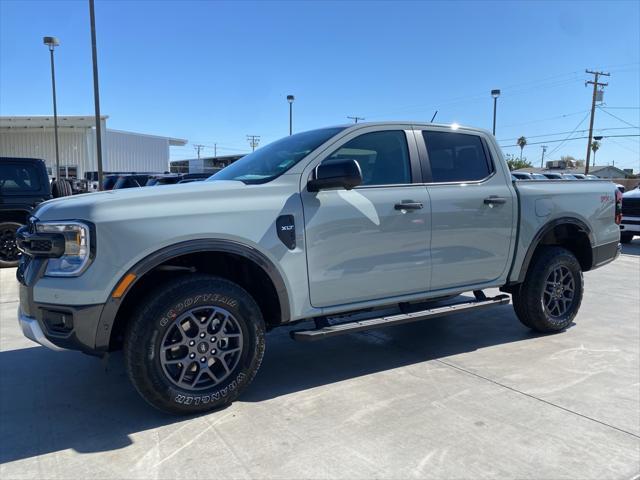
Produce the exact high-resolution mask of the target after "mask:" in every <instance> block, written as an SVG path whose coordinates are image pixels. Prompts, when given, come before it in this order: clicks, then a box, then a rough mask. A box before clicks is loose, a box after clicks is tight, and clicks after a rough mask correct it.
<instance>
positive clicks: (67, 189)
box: [51, 178, 73, 198]
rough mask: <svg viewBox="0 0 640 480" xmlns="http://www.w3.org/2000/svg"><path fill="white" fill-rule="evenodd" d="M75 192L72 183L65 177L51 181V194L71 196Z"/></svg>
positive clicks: (56, 196)
mask: <svg viewBox="0 0 640 480" xmlns="http://www.w3.org/2000/svg"><path fill="white" fill-rule="evenodd" d="M72 194H73V190H72V189H71V184H70V183H69V182H68V181H67V180H65V179H64V178H60V179H57V180H54V181H53V182H51V195H52V196H53V197H54V198H59V197H69V196H71V195H72Z"/></svg>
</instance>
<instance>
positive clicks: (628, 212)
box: [620, 187, 640, 243]
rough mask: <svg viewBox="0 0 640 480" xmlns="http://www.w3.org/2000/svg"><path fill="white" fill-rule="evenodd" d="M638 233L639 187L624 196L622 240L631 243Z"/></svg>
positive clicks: (639, 218)
mask: <svg viewBox="0 0 640 480" xmlns="http://www.w3.org/2000/svg"><path fill="white" fill-rule="evenodd" d="M636 235H640V189H639V188H638V187H636V188H634V189H633V190H629V191H628V192H626V193H625V194H624V195H623V196H622V223H621V224H620V241H621V242H622V243H630V242H631V241H632V240H633V237H634V236H636Z"/></svg>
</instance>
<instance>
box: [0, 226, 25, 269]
mask: <svg viewBox="0 0 640 480" xmlns="http://www.w3.org/2000/svg"><path fill="white" fill-rule="evenodd" d="M21 226H22V225H20V224H19V223H16V222H2V223H0V268H7V267H16V266H17V265H18V262H19V261H20V251H19V250H18V246H17V245H16V231H17V230H18V229H19V228H20V227H21Z"/></svg>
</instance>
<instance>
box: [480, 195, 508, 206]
mask: <svg viewBox="0 0 640 480" xmlns="http://www.w3.org/2000/svg"><path fill="white" fill-rule="evenodd" d="M505 203H507V199H506V198H504V197H498V196H495V195H491V196H490V197H487V198H485V199H484V204H485V205H491V206H493V205H503V204H505Z"/></svg>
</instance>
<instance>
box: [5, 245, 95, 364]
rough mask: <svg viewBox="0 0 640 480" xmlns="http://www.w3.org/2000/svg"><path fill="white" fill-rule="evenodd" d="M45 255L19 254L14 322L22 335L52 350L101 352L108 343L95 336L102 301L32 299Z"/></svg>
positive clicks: (42, 268) (41, 271)
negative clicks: (64, 302) (81, 302)
mask: <svg viewBox="0 0 640 480" xmlns="http://www.w3.org/2000/svg"><path fill="white" fill-rule="evenodd" d="M45 268H46V259H41V258H31V257H28V256H24V255H23V257H22V259H21V261H20V265H18V270H17V278H18V282H19V283H20V286H19V290H18V291H19V294H20V306H19V307H18V322H19V323H20V327H21V328H22V332H23V333H24V335H25V336H26V337H27V338H29V339H31V340H33V341H34V342H37V343H39V344H40V345H43V346H45V347H47V348H50V349H52V350H80V351H82V352H85V353H88V354H90V355H98V356H99V355H102V354H103V353H104V352H105V351H106V350H107V348H108V343H106V344H104V345H98V344H97V343H98V341H97V339H99V338H101V336H100V335H99V334H98V331H99V328H98V326H99V325H100V319H101V316H102V312H103V310H104V304H96V305H61V304H53V303H42V302H36V301H35V300H34V292H33V291H34V287H35V286H36V284H37V282H38V280H40V278H41V277H42V275H43V274H44V270H45Z"/></svg>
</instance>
